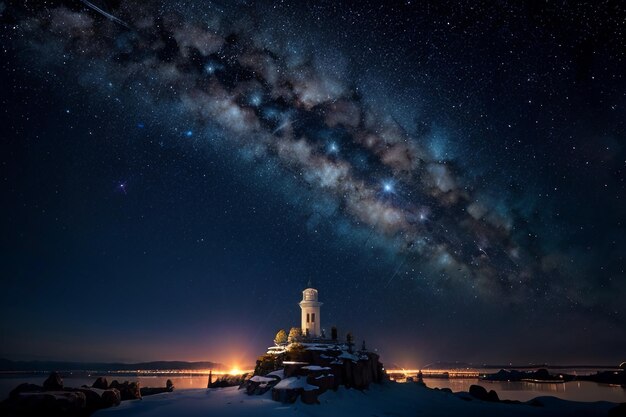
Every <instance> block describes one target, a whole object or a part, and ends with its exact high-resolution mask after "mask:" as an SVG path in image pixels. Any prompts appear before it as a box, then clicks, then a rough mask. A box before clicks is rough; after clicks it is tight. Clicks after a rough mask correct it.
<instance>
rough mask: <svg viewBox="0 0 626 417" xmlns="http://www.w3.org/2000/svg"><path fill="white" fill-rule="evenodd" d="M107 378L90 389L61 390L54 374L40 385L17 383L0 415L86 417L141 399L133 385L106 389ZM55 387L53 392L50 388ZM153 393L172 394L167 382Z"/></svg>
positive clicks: (87, 387)
mask: <svg viewBox="0 0 626 417" xmlns="http://www.w3.org/2000/svg"><path fill="white" fill-rule="evenodd" d="M107 386H108V384H107V383H106V379H104V378H102V377H101V378H98V379H97V380H96V382H94V384H93V385H92V386H91V387H90V386H87V385H83V386H82V387H80V388H68V387H63V379H62V378H61V376H60V375H59V374H58V373H56V372H53V373H52V374H50V376H49V377H48V378H47V379H46V380H45V382H44V384H43V385H42V386H39V385H34V384H20V385H18V386H17V387H15V388H14V389H13V390H12V391H11V392H10V394H9V397H8V398H7V399H6V400H4V401H2V402H0V416H38V417H41V416H88V415H90V414H91V413H93V412H95V411H96V410H100V409H102V408H108V407H114V406H117V405H119V404H120V402H121V401H123V400H129V399H140V398H141V392H142V389H140V387H139V384H138V383H136V382H128V381H125V382H123V383H120V382H118V381H113V382H112V383H111V385H110V386H109V387H108V388H99V387H107ZM52 388H54V389H52ZM148 390H154V391H153V392H152V393H156V392H171V391H173V390H174V384H173V383H172V381H170V380H168V381H167V384H166V386H165V387H164V388H148Z"/></svg>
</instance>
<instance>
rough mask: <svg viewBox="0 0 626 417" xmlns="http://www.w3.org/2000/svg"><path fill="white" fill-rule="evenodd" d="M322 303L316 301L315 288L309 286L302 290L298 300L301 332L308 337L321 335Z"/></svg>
mask: <svg viewBox="0 0 626 417" xmlns="http://www.w3.org/2000/svg"><path fill="white" fill-rule="evenodd" d="M321 305H322V303H320V302H319V301H317V290H316V289H315V288H312V287H311V281H309V287H308V288H307V289H305V290H304V291H302V301H300V309H301V310H302V334H303V335H304V336H309V337H320V336H321V335H322V331H321V325H320V307H321Z"/></svg>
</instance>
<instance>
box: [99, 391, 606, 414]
mask: <svg viewBox="0 0 626 417" xmlns="http://www.w3.org/2000/svg"><path fill="white" fill-rule="evenodd" d="M539 401H540V402H541V403H543V404H544V406H543V407H534V406H530V405H527V404H501V403H487V402H483V401H479V400H472V401H465V400H462V399H461V398H459V397H458V396H457V395H455V394H449V393H446V392H442V391H436V390H431V389H428V388H424V387H420V386H418V385H417V384H396V383H386V384H385V385H372V386H371V388H370V389H369V390H367V391H364V392H361V391H357V390H354V389H345V388H343V387H342V388H340V389H339V390H338V391H336V392H333V391H328V392H326V393H324V394H322V395H321V396H320V403H321V404H319V405H306V404H303V403H301V402H300V400H298V401H297V402H296V403H295V404H281V403H278V402H275V401H272V400H271V393H270V392H267V393H266V394H264V395H259V396H255V395H253V396H248V395H246V394H245V392H244V391H243V390H238V389H237V387H231V388H216V389H209V390H207V389H194V390H181V391H174V392H172V393H165V394H158V395H154V396H150V397H146V398H144V399H142V400H133V401H124V402H122V404H121V405H120V406H118V407H114V408H109V409H106V410H101V411H99V412H97V413H96V414H94V416H95V417H107V416H111V417H124V416H140V417H170V416H176V417H195V416H198V417H200V416H203V417H206V416H220V417H229V416H260V417H262V416H311V417H315V416H320V417H321V416H326V417H327V416H381V417H382V416H412V417H415V416H428V417H436V416H476V417H490V416H493V417H495V416H498V417H500V416H507V417H516V416H546V417H548V416H550V417H559V416H562V417H565V416H568V417H576V416H585V417H594V416H602V417H606V415H607V412H608V410H609V409H610V408H612V407H614V406H615V404H613V403H608V402H595V403H580V402H571V401H563V400H559V399H557V398H554V397H539Z"/></svg>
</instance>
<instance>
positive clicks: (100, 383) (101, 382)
mask: <svg viewBox="0 0 626 417" xmlns="http://www.w3.org/2000/svg"><path fill="white" fill-rule="evenodd" d="M92 387H94V388H100V389H107V388H109V383H108V381H107V379H106V378H105V377H103V376H100V377H98V379H96V382H94V383H93V385H92Z"/></svg>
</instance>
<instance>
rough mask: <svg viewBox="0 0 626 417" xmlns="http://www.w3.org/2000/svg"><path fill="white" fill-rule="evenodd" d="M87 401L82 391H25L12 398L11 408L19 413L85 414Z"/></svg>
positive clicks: (15, 412)
mask: <svg viewBox="0 0 626 417" xmlns="http://www.w3.org/2000/svg"><path fill="white" fill-rule="evenodd" d="M86 403H87V400H86V398H85V394H83V393H82V392H65V391H48V392H23V393H20V394H18V395H17V396H16V397H14V398H13V399H12V400H11V403H10V405H9V408H10V410H11V411H12V413H13V414H17V415H24V414H26V415H46V416H48V415H63V416H69V415H79V414H84V413H85V410H86V407H85V406H86ZM13 414H11V412H10V413H9V415H13Z"/></svg>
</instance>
